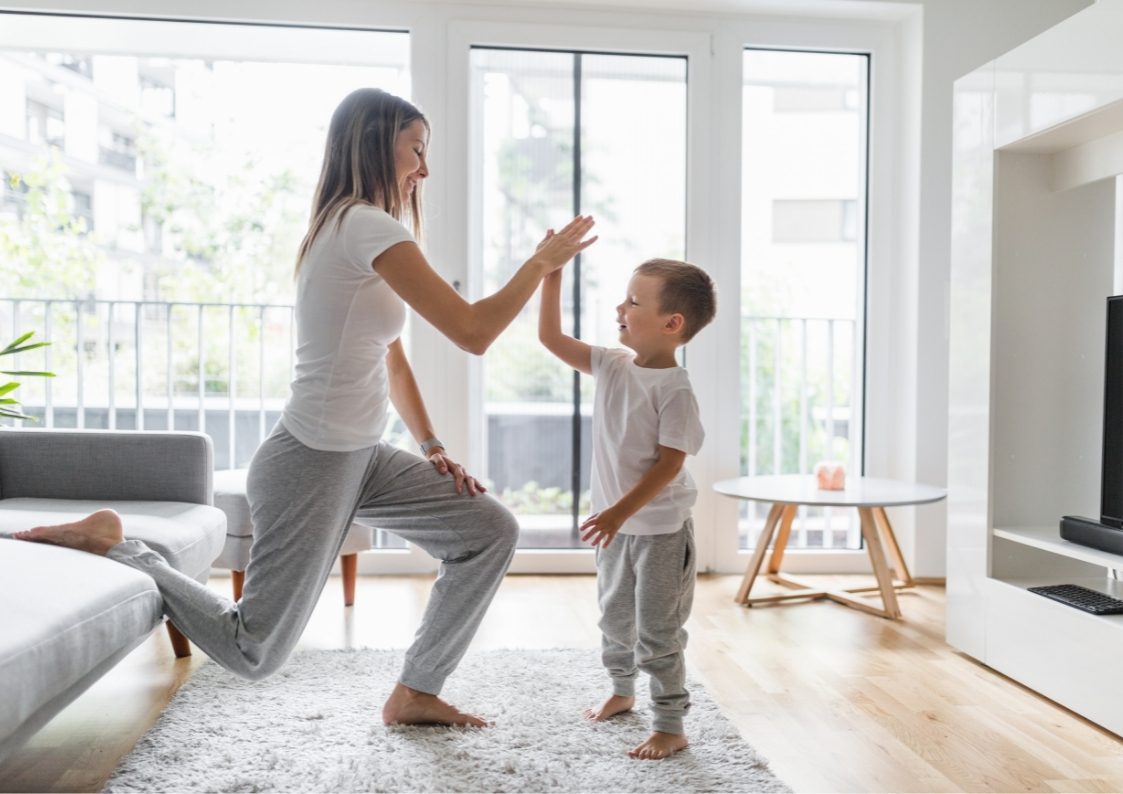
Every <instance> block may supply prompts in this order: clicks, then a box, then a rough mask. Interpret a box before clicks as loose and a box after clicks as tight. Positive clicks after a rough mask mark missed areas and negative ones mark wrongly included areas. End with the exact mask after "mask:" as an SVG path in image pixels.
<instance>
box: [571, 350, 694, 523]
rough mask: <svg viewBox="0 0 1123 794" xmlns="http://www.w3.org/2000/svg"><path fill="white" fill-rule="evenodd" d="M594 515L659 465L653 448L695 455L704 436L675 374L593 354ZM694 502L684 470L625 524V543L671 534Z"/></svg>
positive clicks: (686, 381)
mask: <svg viewBox="0 0 1123 794" xmlns="http://www.w3.org/2000/svg"><path fill="white" fill-rule="evenodd" d="M590 364H591V367H590V368H591V369H592V372H593V377H594V378H596V392H595V394H594V396H593V468H592V472H591V475H590V480H591V483H590V484H591V486H592V494H591V496H592V502H593V511H594V512H599V511H601V510H604V509H605V508H607V507H611V506H612V505H614V504H616V502H618V501H620V498H621V497H622V496H623V495H624V494H626V493H627V492H628V491H630V490H632V488H634V487H635V485H636V483H638V482H639V480H640V478H641V477H643V475H644V474H646V473H647V471H648V470H649V469H650V468H651V467H652V466H653V465H654V464H655V461H656V460H658V459H659V447H660V446H664V447H671V448H672V449H679V450H682V451H683V452H685V453H686V454H687V455H696V454H697V453H698V450H700V449H701V448H702V441H703V439H704V438H705V435H706V434H705V431H704V430H703V429H702V421H701V418H700V417H699V415H698V401H697V400H695V399H694V390H693V389H692V388H691V386H690V378H689V377H688V376H687V374H686V370H685V369H683V368H682V367H668V368H666V369H652V368H650V367H640V366H638V365H637V364H636V363H635V354H634V353H632V351H630V350H622V349H620V348H604V347H593V348H592V351H591V355H590ZM697 497H698V490H697V488H695V486H694V480H693V479H692V478H691V476H690V473H689V472H687V470H686V468H685V467H684V468H683V469H682V471H680V472H679V473H678V475H677V476H676V477H675V478H674V479H673V480H671V482H670V483H668V484H667V485H666V486H665V487H664V488H663V490H661V491H660V492H659V493H658V494H656V495H655V498H653V499H652V500H651V501H650V502H648V503H647V504H645V505H644V506H643V507H641V508H640V509H639V510H638V511H637V512H636V513H635V515H633V516H632V517H631V518H629V519H628V520H627V521H625V522H624V526H622V527H621V528H620V532H621V533H623V534H625V535H662V534H665V533H668V532H676V531H677V530H679V529H681V528H682V525H683V523H684V522H685V521H686V519H688V518H690V508H691V507H693V506H694V502H695V500H696V499H697Z"/></svg>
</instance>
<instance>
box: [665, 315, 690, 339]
mask: <svg viewBox="0 0 1123 794" xmlns="http://www.w3.org/2000/svg"><path fill="white" fill-rule="evenodd" d="M684 325H686V318H685V317H683V316H682V315H681V314H679V313H678V312H675V313H674V314H672V315H671V316H670V317H668V318H667V321H666V322H665V323H663V333H665V334H677V333H678V332H679V331H681V330H682V327H683V326H684Z"/></svg>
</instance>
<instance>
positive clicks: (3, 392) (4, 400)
mask: <svg viewBox="0 0 1123 794" xmlns="http://www.w3.org/2000/svg"><path fill="white" fill-rule="evenodd" d="M34 335H35V332H34V331H28V332H27V333H26V334H24V335H23V336H21V337H19V338H18V339H16V340H15V341H14V342H12V343H11V344H9V345H8V346H7V347H5V348H4V349H3V350H0V356H14V355H15V354H17V353H26V352H27V351H29V350H38V349H39V348H41V347H46V346H47V345H49V344H50V342H31V343H28V341H27V340H28V339H30V338H31V337H32V336H34ZM0 375H14V376H15V377H35V378H53V377H54V376H55V373H53V372H34V371H31V370H7V369H0ZM18 388H19V382H18V381H14V380H13V381H9V382H8V383H5V384H3V385H0V418H6V419H30V420H32V421H38V419H36V418H35V417H34V416H28V415H27V414H25V413H23V412H22V411H20V410H19V408H18V407H17V406H19V404H20V403H19V400H17V399H15V398H14V397H12V396H10V395H11V393H12V392H13V391H15V390H16V389H18Z"/></svg>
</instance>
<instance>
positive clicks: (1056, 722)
mask: <svg viewBox="0 0 1123 794" xmlns="http://www.w3.org/2000/svg"><path fill="white" fill-rule="evenodd" d="M836 579H845V581H846V582H847V583H848V584H853V583H855V580H856V578H855V577H836ZM737 583H738V580H737V578H736V577H728V576H722V577H718V576H709V577H701V578H700V579H699V582H698V589H697V595H696V599H695V608H694V615H693V617H692V618H691V621H690V624H689V626H688V628H689V630H690V647H689V653H688V656H689V662H690V666H691V668H692V670H693V672H694V674H695V675H696V676H697V677H698V678H700V679H701V680H702V681H703V682H704V684H705V685H706V687H707V689H708V690H709V691H710V693H711V695H712V696H713V698H714V699H715V700H716V701H717V702H718V703H719V704H720V705H721V707H722V710H723V711H724V712H725V714H726V715H727V716H728V717H729V718H730V719H731V720H732V721H733V722H734V723H735V724H736V725H737V727H738V728H739V729H740V731H741V733H742V734H743V735H744V737H745V739H746V740H747V741H748V742H749V743H750V744H752V745H753V746H754V747H755V748H756V749H757V750H758V751H759V752H760V754H761V755H763V756H764V757H765V758H767V759H768V760H769V761H770V763H771V766H772V769H773V771H775V772H776V774H778V775H779V776H780V777H781V778H783V779H784V780H785V781H787V782H788V783H789V784H790V785H791V786H792V787H793V788H794V789H796V790H797V791H897V792H907V791H1004V792H1005V791H1123V742H1121V741H1120V740H1119V738H1117V737H1115V736H1114V735H1112V734H1110V733H1107V732H1106V731H1103V730H1101V729H1099V728H1097V727H1095V726H1094V725H1092V724H1091V723H1089V722H1087V721H1085V720H1083V719H1081V718H1080V717H1077V716H1076V715H1074V714H1072V713H1071V712H1068V711H1066V710H1065V709H1063V708H1060V707H1059V706H1057V705H1055V704H1053V703H1051V702H1049V701H1047V700H1045V699H1043V698H1041V697H1039V696H1037V695H1035V694H1033V693H1032V692H1030V691H1029V690H1027V689H1025V688H1023V687H1021V686H1019V685H1018V684H1016V683H1014V682H1012V681H1010V680H1009V679H1006V678H1004V677H1002V676H1001V675H998V674H997V673H995V672H993V671H992V670H989V669H987V668H985V667H983V666H981V665H979V664H977V663H975V662H973V661H971V660H970V659H969V658H967V657H965V656H963V655H962V654H959V653H956V652H954V651H953V650H951V649H950V648H949V647H948V646H947V645H946V644H945V643H944V639H943V637H944V617H943V615H944V593H943V589H942V588H940V587H935V586H923V587H919V588H918V589H917V590H915V591H913V592H910V593H906V594H903V595H902V597H901V608H902V610H903V611H904V614H905V620H904V621H902V622H890V621H887V620H884V619H881V618H877V617H873V616H871V615H867V614H863V613H861V612H858V611H857V610H854V609H849V608H846V607H843V606H840V605H838V604H832V603H829V602H822V601H820V602H814V603H807V602H804V603H795V604H786V605H783V606H776V607H763V608H761V607H756V608H753V609H746V608H743V607H738V606H736V605H734V603H733V595H734V593H735V591H736V589H737ZM212 584H213V585H214V586H215V587H218V588H220V589H225V588H227V587H228V586H229V581H228V580H223V579H216V580H214V581H213V582H212ZM429 586H430V580H429V579H427V578H424V577H403V578H386V577H366V578H363V579H360V582H359V587H358V597H357V601H356V605H355V606H354V607H353V608H351V609H344V608H343V607H342V596H341V591H340V585H339V580H338V579H336V578H333V579H332V580H331V582H330V583H329V585H328V589H327V590H326V591H325V593H324V596H323V598H322V599H321V601H320V604H319V606H318V608H317V611H316V613H315V616H314V617H313V619H312V622H311V624H310V625H309V628H308V630H307V632H306V633H305V636H304V639H303V640H302V645H303V647H330V648H337V647H344V646H377V647H395V648H404V647H406V646H407V645H408V644H409V642H410V640H411V638H412V635H413V632H414V630H415V628H416V626H417V624H418V620H419V617H420V613H421V609H422V607H423V606H424V602H425V599H426V597H427V594H428V590H429ZM594 594H595V582H594V579H593V578H592V577H590V576H553V577H542V576H511V577H508V579H507V581H506V582H505V583H504V584H503V587H502V588H501V589H500V591H499V595H498V596H497V597H496V601H495V603H494V605H493V606H492V608H491V610H490V612H489V613H488V615H487V618H486V619H485V621H484V624H483V626H482V627H481V629H480V632H479V634H478V635H477V638H476V641H475V644H474V645H473V648H477V649H484V648H504V647H522V648H553V647H582V648H595V647H597V645H598V642H599V636H598V633H597V629H596V620H597V611H596V604H595V597H594ZM203 659H204V657H203V655H202V654H201V653H200V652H198V651H196V654H195V656H194V657H193V658H191V659H187V660H178V661H177V660H176V659H175V658H174V657H173V656H172V655H171V651H170V648H169V645H168V641H167V637H166V635H165V634H164V633H163V632H162V631H161V632H159V633H157V634H154V635H153V636H152V637H150V638H149V639H148V640H147V641H146V642H145V643H144V644H143V645H142V646H140V647H139V648H138V649H137V650H136V651H134V652H133V653H132V654H131V655H130V656H129V657H128V658H126V659H125V660H124V661H122V662H121V664H119V665H118V666H117V667H116V668H115V669H114V670H113V671H111V672H110V673H109V674H108V675H106V676H105V677H104V678H102V679H101V680H100V681H99V682H98V683H97V684H95V685H94V686H93V687H92V688H91V689H90V690H89V691H88V692H86V693H85V694H84V695H83V696H82V697H81V698H79V699H78V700H77V701H75V702H74V703H73V704H72V705H71V706H70V707H69V708H67V709H66V710H65V711H64V712H63V713H62V714H60V715H59V716H58V717H56V718H55V719H54V720H53V721H52V722H51V723H50V724H49V725H47V726H46V727H45V728H44V729H43V730H42V731H40V732H39V733H38V734H37V735H36V736H35V737H34V738H33V739H32V740H31V741H30V742H29V743H28V744H27V745H26V746H24V747H23V748H22V749H21V750H20V751H19V752H17V754H16V755H15V756H14V757H13V758H11V759H9V761H8V762H7V763H6V764H3V765H0V791H8V792H10V791H99V790H100V789H101V787H102V785H103V783H104V781H105V779H106V777H107V776H108V775H109V773H110V772H111V771H112V770H113V768H114V766H115V765H116V763H117V761H118V759H119V758H120V757H121V756H122V755H123V754H124V753H126V752H127V751H128V750H129V749H130V748H131V747H132V746H133V744H134V743H135V742H136V741H137V739H138V738H139V737H140V736H141V735H143V733H144V732H145V730H147V729H148V727H149V726H150V725H151V724H152V722H153V721H154V720H155V719H156V717H157V716H158V715H159V713H160V711H161V709H163V707H164V706H165V705H166V704H167V702H168V700H169V699H170V697H171V696H172V695H173V693H174V692H175V690H176V688H177V687H178V686H179V685H180V684H182V683H183V682H184V681H185V680H186V679H187V678H189V677H190V675H191V673H192V671H193V670H194V669H195V668H196V667H197V666H198V665H199V664H200V663H202V661H203ZM602 694H604V693H603V692H590V693H589V698H590V703H592V702H593V701H595V700H596V699H597V697H599V696H600V695H602ZM377 717H378V715H376V714H371V720H372V721H373V720H375V719H377ZM689 725H690V723H689V718H688V719H687V730H688V732H689ZM637 763H638V762H637Z"/></svg>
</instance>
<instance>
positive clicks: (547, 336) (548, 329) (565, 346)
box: [538, 270, 593, 375]
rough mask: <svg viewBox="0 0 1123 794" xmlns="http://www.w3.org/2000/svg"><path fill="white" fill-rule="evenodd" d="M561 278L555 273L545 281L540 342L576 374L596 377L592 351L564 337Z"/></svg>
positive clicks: (543, 285) (580, 343)
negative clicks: (582, 373)
mask: <svg viewBox="0 0 1123 794" xmlns="http://www.w3.org/2000/svg"><path fill="white" fill-rule="evenodd" d="M561 283H562V274H561V271H560V270H555V271H554V272H553V273H550V274H549V275H548V276H546V277H545V278H544V279H542V310H541V311H540V312H539V313H538V341H540V342H541V343H542V344H544V345H545V346H546V349H547V350H549V351H550V352H551V353H553V354H554V355H555V356H557V357H558V358H560V359H561V360H562V361H564V362H565V363H566V364H568V365H569V366H571V367H573V368H574V369H575V370H578V371H580V372H584V373H585V374H586V375H592V374H593V356H592V347H591V346H589V345H587V344H585V343H584V342H582V341H581V340H580V339H574V338H573V337H572V336H569V335H567V334H564V333H562V328H561Z"/></svg>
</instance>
